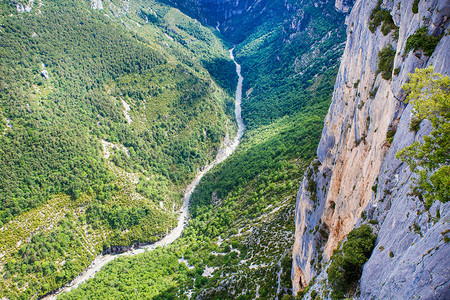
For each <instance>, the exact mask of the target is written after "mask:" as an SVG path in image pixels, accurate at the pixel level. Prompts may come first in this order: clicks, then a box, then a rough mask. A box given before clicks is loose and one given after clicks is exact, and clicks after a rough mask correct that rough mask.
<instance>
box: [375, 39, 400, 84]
mask: <svg viewBox="0 0 450 300" xmlns="http://www.w3.org/2000/svg"><path fill="white" fill-rule="evenodd" d="M395 53H396V52H395V50H394V47H392V45H386V46H384V47H383V49H381V50H380V52H378V70H377V74H378V73H381V77H383V79H385V80H390V79H391V78H392V70H393V68H394V58H395Z"/></svg>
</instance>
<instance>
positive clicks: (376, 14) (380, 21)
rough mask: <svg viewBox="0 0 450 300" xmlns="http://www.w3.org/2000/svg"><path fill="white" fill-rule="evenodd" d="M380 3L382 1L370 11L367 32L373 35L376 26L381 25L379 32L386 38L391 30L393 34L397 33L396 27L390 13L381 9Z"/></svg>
mask: <svg viewBox="0 0 450 300" xmlns="http://www.w3.org/2000/svg"><path fill="white" fill-rule="evenodd" d="M382 2H383V1H381V0H379V1H378V5H377V7H375V8H374V9H373V10H372V13H371V15H370V22H369V30H370V31H371V32H372V33H375V31H376V30H377V28H378V26H380V25H381V32H382V33H383V35H385V36H386V35H388V34H389V32H391V30H394V33H396V32H397V31H398V27H397V26H395V23H394V20H393V19H392V16H391V13H390V11H388V10H386V9H381V3H382Z"/></svg>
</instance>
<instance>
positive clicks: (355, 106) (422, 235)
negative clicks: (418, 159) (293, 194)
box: [292, 0, 450, 299]
mask: <svg viewBox="0 0 450 300" xmlns="http://www.w3.org/2000/svg"><path fill="white" fill-rule="evenodd" d="M344 2H345V1H337V4H336V6H337V7H341V8H343V6H342V5H343V4H342V3H344ZM412 4H413V3H412V1H398V0H395V1H389V0H385V1H383V3H382V5H381V8H382V9H386V10H388V11H389V12H390V14H391V16H392V18H393V22H394V23H395V25H396V26H397V27H398V28H399V29H398V37H396V35H397V33H396V30H395V28H392V30H391V32H390V33H389V34H387V35H384V34H383V33H382V32H381V30H380V27H378V28H377V30H376V31H375V32H374V33H372V32H371V31H370V30H369V22H370V15H371V12H372V9H374V8H375V7H376V6H377V1H362V0H359V1H356V3H355V5H354V6H353V9H352V11H351V13H350V15H349V17H348V19H347V21H346V23H347V33H348V38H347V45H346V49H345V52H344V55H343V58H342V62H341V66H340V70H339V74H338V76H337V79H336V84H335V90H334V94H333V99H332V103H331V106H330V109H329V112H328V115H327V117H326V119H325V124H324V129H323V132H322V138H321V141H320V144H319V147H318V150H317V155H318V161H317V162H315V163H313V165H312V166H311V167H310V169H309V171H308V172H307V173H306V176H305V179H304V181H303V183H302V185H301V187H300V190H299V193H298V197H297V205H296V241H295V245H294V251H293V273H292V281H293V286H294V292H297V291H298V290H300V289H302V288H303V287H305V286H306V285H307V284H308V283H309V282H310V281H311V279H312V278H313V277H314V276H316V275H318V274H320V273H321V272H323V269H322V265H323V264H322V263H323V262H322V261H321V259H322V257H323V260H324V261H327V260H328V259H329V258H330V256H331V255H332V252H333V250H334V249H336V248H337V247H338V244H339V242H340V241H342V240H343V239H344V238H345V237H346V235H347V234H348V233H349V232H350V231H351V230H352V229H353V228H354V227H355V226H356V227H358V226H360V225H361V224H363V223H365V222H368V220H369V219H373V220H374V221H372V223H376V222H378V226H379V232H378V238H377V243H376V246H375V250H374V252H373V253H372V256H371V258H370V259H369V261H368V262H367V263H366V265H365V267H364V271H363V275H362V279H361V298H363V299H374V298H380V299H384V298H389V296H391V297H392V295H396V297H397V296H398V297H399V298H401V299H407V298H418V297H422V298H425V299H433V298H439V297H441V296H443V295H447V296H448V295H449V293H450V283H449V279H450V268H449V266H448V264H446V263H443V262H445V257H446V256H448V255H449V254H450V248H449V244H447V243H445V242H444V240H443V239H444V235H445V234H447V235H448V233H446V231H448V229H450V226H449V225H448V222H446V221H445V220H446V219H447V220H448V218H449V217H450V210H449V205H448V203H447V204H440V203H435V204H434V205H433V207H432V208H431V209H430V210H429V211H425V210H424V206H423V204H422V203H421V202H420V201H419V200H418V199H417V198H415V197H413V196H411V195H410V185H411V179H412V177H413V175H412V174H411V172H410V170H409V169H408V167H407V166H406V165H405V164H403V163H401V161H399V160H397V159H396V158H395V154H396V153H397V152H398V151H399V150H401V149H403V148H404V147H405V146H407V145H409V144H411V143H412V142H414V141H417V140H419V141H420V140H422V139H423V136H425V135H427V134H429V132H430V130H431V128H430V125H429V123H428V122H427V121H424V122H422V124H421V129H420V130H419V131H418V132H417V133H415V132H411V131H410V130H409V122H410V118H411V108H410V107H408V106H407V105H406V104H405V103H404V102H403V100H404V98H405V93H404V91H403V90H402V89H401V87H402V85H403V84H404V83H405V82H406V81H407V78H408V77H407V74H408V73H411V72H414V70H415V68H422V67H426V66H429V65H434V66H435V69H436V71H438V72H440V73H444V74H448V73H449V72H450V53H449V52H448V49H449V46H450V45H449V43H450V40H449V39H450V38H449V36H448V35H445V36H444V37H443V38H442V39H441V41H440V42H439V44H438V46H437V47H436V49H435V51H434V53H433V55H432V56H431V58H430V57H427V56H426V55H424V53H423V52H422V51H420V50H417V51H415V52H414V51H412V52H409V53H407V52H405V45H406V41H407V39H408V37H409V36H410V35H412V34H414V33H415V31H416V30H417V29H418V28H420V27H422V26H426V27H427V28H428V32H429V34H434V35H439V34H441V33H442V32H445V31H446V30H448V16H449V10H450V1H446V0H431V1H420V2H419V12H418V13H413V10H412ZM388 45H392V46H393V49H394V50H395V57H394V70H395V71H394V72H393V73H392V74H391V75H392V78H391V79H389V80H385V79H383V78H382V76H381V73H378V72H377V69H378V55H377V54H378V52H379V51H380V50H381V49H382V48H384V47H385V46H388ZM394 133H395V135H394V138H393V140H392V141H390V140H389V139H387V135H390V134H391V135H393V134H394ZM361 216H363V218H361ZM439 216H440V217H439ZM391 252H392V254H390V253H391ZM392 255H393V257H391V256H392ZM321 277H326V275H325V276H324V274H322V275H321Z"/></svg>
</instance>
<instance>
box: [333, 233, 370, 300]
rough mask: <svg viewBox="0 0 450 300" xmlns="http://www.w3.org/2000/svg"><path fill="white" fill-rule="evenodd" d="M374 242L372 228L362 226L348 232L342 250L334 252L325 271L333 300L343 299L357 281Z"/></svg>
mask: <svg viewBox="0 0 450 300" xmlns="http://www.w3.org/2000/svg"><path fill="white" fill-rule="evenodd" d="M375 240H376V236H375V235H374V234H373V232H372V228H371V227H370V226H369V225H363V226H361V227H359V228H357V229H353V230H352V231H350V233H349V234H348V236H347V241H346V242H345V243H344V245H343V246H342V249H339V250H335V251H334V253H333V256H332V257H331V265H330V267H329V268H328V270H327V273H328V282H329V284H330V285H331V287H332V290H333V291H332V294H331V296H332V297H333V298H343V297H344V294H345V293H347V292H349V291H350V290H351V288H352V286H353V285H354V284H355V283H356V282H357V281H358V280H359V278H360V277H361V273H362V266H363V265H364V263H365V262H366V261H367V260H368V259H369V257H370V255H371V254H372V250H373V247H374V246H375Z"/></svg>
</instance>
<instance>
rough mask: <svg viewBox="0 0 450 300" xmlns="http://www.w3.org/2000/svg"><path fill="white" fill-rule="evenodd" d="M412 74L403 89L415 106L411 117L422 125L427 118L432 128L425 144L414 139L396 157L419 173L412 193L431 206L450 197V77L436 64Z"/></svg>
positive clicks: (409, 101) (407, 100)
mask: <svg viewBox="0 0 450 300" xmlns="http://www.w3.org/2000/svg"><path fill="white" fill-rule="evenodd" d="M409 76H410V82H409V83H408V84H405V85H404V87H403V89H405V90H406V91H409V95H408V97H407V98H406V102H408V103H410V104H412V105H413V119H412V120H413V121H414V124H420V122H421V121H422V120H424V119H427V120H429V121H430V122H431V125H432V127H433V130H432V131H431V133H430V135H428V136H425V137H424V141H423V143H419V142H414V143H413V144H411V145H410V146H408V147H406V148H404V149H403V150H401V151H399V152H398V153H397V154H396V157H397V158H400V159H401V160H402V161H404V162H406V163H407V164H408V165H409V167H410V169H411V171H412V172H414V173H416V175H417V178H416V179H415V186H414V187H413V193H414V194H415V195H417V196H418V197H419V199H421V200H424V201H425V206H426V207H430V206H431V205H432V204H433V202H434V201H436V200H438V201H441V202H448V201H449V200H450V188H449V187H450V167H449V164H450V78H449V77H448V76H443V75H441V74H438V73H436V72H434V69H433V67H429V68H426V69H416V72H415V73H414V74H409ZM413 121H412V122H413ZM412 126H413V127H414V128H416V125H413V124H412Z"/></svg>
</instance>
